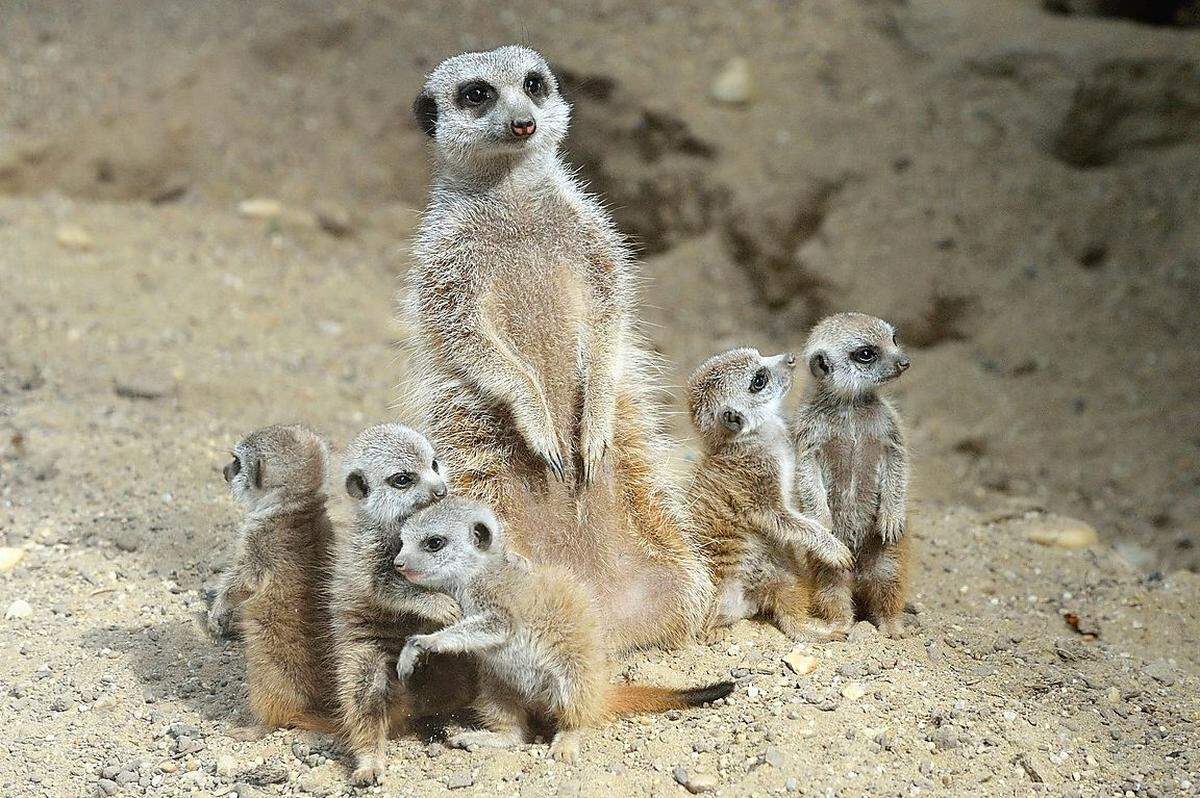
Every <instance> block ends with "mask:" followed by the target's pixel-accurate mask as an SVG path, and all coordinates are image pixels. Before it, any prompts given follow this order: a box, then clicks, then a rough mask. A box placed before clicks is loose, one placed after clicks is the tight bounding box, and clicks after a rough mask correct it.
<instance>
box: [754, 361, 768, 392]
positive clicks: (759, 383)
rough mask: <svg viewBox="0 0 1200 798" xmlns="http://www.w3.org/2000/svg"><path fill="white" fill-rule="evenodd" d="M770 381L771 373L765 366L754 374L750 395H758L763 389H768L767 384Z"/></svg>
mask: <svg viewBox="0 0 1200 798" xmlns="http://www.w3.org/2000/svg"><path fill="white" fill-rule="evenodd" d="M770 381H771V372H770V370H769V369H768V368H767V367H766V366H763V367H762V368H760V369H759V370H758V371H756V372H754V376H753V377H751V378H750V393H758V392H759V391H761V390H762V389H763V388H766V387H767V383H768V382H770Z"/></svg>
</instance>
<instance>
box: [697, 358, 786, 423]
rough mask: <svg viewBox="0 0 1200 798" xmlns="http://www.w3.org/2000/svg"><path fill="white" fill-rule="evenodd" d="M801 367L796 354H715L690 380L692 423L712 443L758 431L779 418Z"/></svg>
mask: <svg viewBox="0 0 1200 798" xmlns="http://www.w3.org/2000/svg"><path fill="white" fill-rule="evenodd" d="M795 366H796V356H795V355H793V354H791V353H790V352H785V353H784V354H782V355H775V356H774V357H763V356H762V355H760V354H759V353H758V350H757V349H750V348H741V349H731V350H729V351H728V352H722V353H721V354H719V355H713V356H712V357H710V358H709V359H708V360H706V361H704V363H702V364H701V365H700V368H698V369H696V371H695V372H694V373H693V374H692V376H691V378H690V379H689V380H688V389H687V393H688V411H689V412H690V413H691V415H692V423H693V424H695V426H696V429H697V430H699V431H700V433H701V434H702V435H703V436H704V438H705V440H707V441H709V442H710V443H720V442H723V441H729V440H733V439H735V438H740V437H742V436H743V435H749V434H751V433H753V432H754V431H755V430H757V429H758V428H760V427H761V426H762V425H763V424H764V423H765V422H767V421H768V420H770V419H772V418H777V417H778V416H779V410H780V405H781V404H782V403H783V398H784V397H785V396H787V392H788V391H789V390H791V387H792V370H793V369H794V368H795Z"/></svg>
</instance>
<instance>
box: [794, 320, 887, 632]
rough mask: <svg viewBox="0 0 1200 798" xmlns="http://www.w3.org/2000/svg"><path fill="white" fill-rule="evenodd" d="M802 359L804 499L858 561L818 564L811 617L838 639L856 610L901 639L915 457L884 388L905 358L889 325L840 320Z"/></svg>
mask: <svg viewBox="0 0 1200 798" xmlns="http://www.w3.org/2000/svg"><path fill="white" fill-rule="evenodd" d="M804 357H805V359H806V360H807V362H808V367H809V370H810V371H811V372H812V386H811V389H810V391H809V395H808V397H807V398H806V400H805V401H804V403H803V404H802V405H801V407H800V410H799V413H798V416H797V418H796V424H795V434H796V439H797V465H798V467H797V472H796V489H797V496H798V499H799V501H800V503H801V505H802V506H803V508H804V509H805V511H806V512H808V513H811V514H812V515H815V516H816V517H817V518H819V519H821V521H822V522H823V523H826V524H829V525H830V526H831V527H832V529H833V533H834V534H835V535H836V536H837V537H838V538H839V539H841V540H842V542H844V543H845V544H846V545H847V546H848V547H849V548H850V550H851V551H852V552H853V553H854V564H853V566H852V567H851V568H849V569H846V568H838V567H835V566H833V565H832V564H830V563H827V562H821V561H819V560H816V559H815V558H814V559H813V560H812V562H811V566H812V578H813V613H814V614H815V615H816V616H817V617H818V618H820V619H821V620H822V621H824V623H825V624H826V625H827V629H826V631H827V632H828V634H829V635H830V636H832V637H841V636H844V635H845V633H846V632H847V631H849V629H850V626H851V625H852V624H853V623H854V619H855V610H856V609H857V611H858V615H859V616H861V617H864V618H866V619H867V620H870V621H871V622H872V623H874V624H875V625H876V626H878V627H879V630H880V632H882V633H883V634H884V635H887V636H888V637H899V636H901V635H902V634H903V629H902V625H901V613H902V612H903V610H904V599H905V590H906V583H905V580H906V577H907V570H908V539H907V537H906V536H905V524H906V519H905V512H906V506H905V505H906V502H907V499H906V497H907V493H908V453H907V451H906V450H905V445H904V435H903V431H902V429H901V426H900V417H899V415H898V414H897V413H896V410H895V408H893V407H892V405H891V403H889V402H888V401H887V399H885V398H884V397H881V396H880V395H879V389H880V388H881V387H882V386H884V385H886V384H888V383H890V382H892V381H893V380H895V379H896V378H897V377H899V376H900V375H901V374H903V373H904V372H905V371H906V370H907V369H908V366H909V359H908V356H907V355H906V354H905V353H904V350H903V349H902V348H901V346H900V343H899V341H898V340H897V337H896V331H895V329H894V328H893V327H892V325H890V324H888V323H887V322H886V321H883V320H881V319H877V318H874V317H872V316H867V315H864V314H862V313H840V314H838V315H836V316H830V317H828V318H826V319H823V320H822V321H820V322H819V323H818V324H817V326H816V327H814V328H813V330H812V333H811V334H810V335H809V338H808V343H807V345H806V346H805V350H804Z"/></svg>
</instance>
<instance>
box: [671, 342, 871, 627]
mask: <svg viewBox="0 0 1200 798" xmlns="http://www.w3.org/2000/svg"><path fill="white" fill-rule="evenodd" d="M795 365H796V357H795V355H792V354H791V353H785V354H781V355H775V356H773V357H763V356H762V355H761V354H759V352H758V350H757V349H749V348H741V349H733V350H730V351H728V352H723V353H721V354H719V355H714V356H713V357H711V358H709V359H708V360H706V361H705V362H704V363H703V364H701V366H700V367H699V368H698V369H696V371H695V372H694V373H693V374H692V376H691V377H690V378H689V379H688V387H687V396H688V411H689V413H690V414H691V418H692V424H693V425H694V426H695V428H696V430H697V431H698V432H699V433H700V435H701V438H702V440H703V445H704V452H703V454H702V456H701V458H700V460H699V461H698V462H697V464H696V467H695V468H694V470H693V472H692V481H691V484H690V486H689V488H688V501H689V506H690V510H691V518H692V523H693V525H694V529H695V531H696V536H697V538H698V539H699V540H700V541H701V544H702V550H703V551H704V554H705V556H706V558H707V559H708V562H709V566H710V567H711V568H712V572H713V581H714V583H715V584H716V588H717V591H716V599H715V601H714V602H713V607H712V610H711V612H710V614H709V620H708V623H707V624H706V627H707V629H706V631H707V633H708V636H709V637H712V636H714V634H715V630H716V628H717V627H721V626H727V625H729V624H731V623H734V622H735V621H739V620H742V619H743V618H752V617H757V616H766V617H769V618H770V619H771V620H773V621H774V623H775V625H776V626H777V627H778V628H779V630H780V631H781V632H783V633H784V634H786V635H787V636H788V637H791V638H793V639H798V638H800V637H802V636H803V633H804V632H805V630H806V628H807V627H808V626H809V612H808V611H809V595H808V593H809V591H808V584H807V577H806V574H805V570H806V569H805V562H806V558H807V556H808V555H809V553H811V554H812V556H813V557H814V558H815V559H817V560H818V561H820V562H822V563H824V564H826V565H828V566H829V567H830V568H834V569H845V568H848V567H850V564H851V562H852V560H851V554H850V550H849V549H848V548H846V545H845V544H844V543H842V542H841V541H840V540H838V539H837V538H836V537H834V536H833V534H832V533H831V532H830V531H829V529H827V528H825V527H822V526H821V525H820V524H819V523H818V522H817V521H816V520H815V519H813V518H812V517H810V516H807V515H803V514H801V513H800V512H798V511H797V510H796V509H795V507H793V506H792V494H793V484H792V483H793V475H794V473H795V448H794V447H793V444H792V438H791V434H790V433H789V431H788V428H787V423H786V422H785V421H784V418H783V415H782V413H781V405H782V403H783V401H784V399H785V397H786V396H787V394H788V392H789V391H790V390H791V387H792V371H793V369H794V368H795Z"/></svg>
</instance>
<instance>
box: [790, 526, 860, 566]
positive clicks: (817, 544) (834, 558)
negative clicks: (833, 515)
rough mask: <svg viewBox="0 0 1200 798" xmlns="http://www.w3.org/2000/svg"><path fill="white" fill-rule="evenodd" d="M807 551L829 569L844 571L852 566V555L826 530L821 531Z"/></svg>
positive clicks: (844, 545) (843, 544)
mask: <svg viewBox="0 0 1200 798" xmlns="http://www.w3.org/2000/svg"><path fill="white" fill-rule="evenodd" d="M809 550H810V551H811V552H812V555H813V556H814V557H816V558H817V559H818V560H820V561H821V562H823V563H824V564H825V565H828V566H829V567H831V568H837V569H838V570H843V571H844V570H846V569H848V568H850V567H851V566H852V565H854V553H853V552H851V551H850V549H849V548H848V547H847V546H846V544H845V543H843V542H842V541H840V540H838V539H837V538H836V537H834V535H833V533H832V532H830V531H828V530H825V529H822V530H821V532H820V534H818V535H817V536H816V539H815V540H813V542H812V546H811V548H810V549H809ZM801 559H803V558H801Z"/></svg>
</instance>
